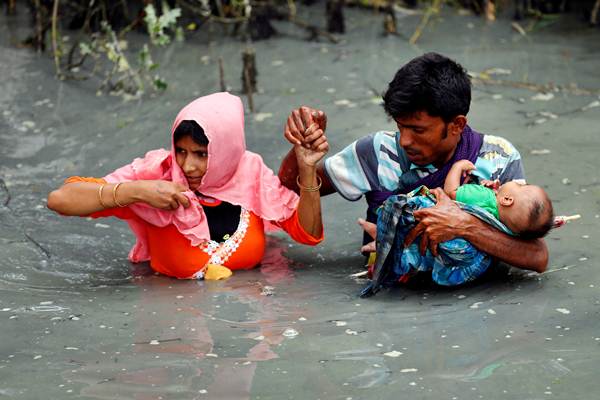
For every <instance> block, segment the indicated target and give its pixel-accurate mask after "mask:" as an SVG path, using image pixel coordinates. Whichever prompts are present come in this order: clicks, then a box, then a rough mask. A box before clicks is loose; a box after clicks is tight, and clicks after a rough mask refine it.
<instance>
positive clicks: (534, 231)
mask: <svg viewBox="0 0 600 400" xmlns="http://www.w3.org/2000/svg"><path fill="white" fill-rule="evenodd" d="M553 226H554V208H553V207H552V201H551V200H550V198H549V197H548V195H547V194H546V193H545V192H544V198H543V199H541V200H537V199H536V200H534V201H533V204H532V205H531V210H529V227H528V228H527V229H526V230H525V231H522V232H519V237H521V238H523V239H538V238H543V237H544V236H546V234H548V232H550V229H552V227H553Z"/></svg>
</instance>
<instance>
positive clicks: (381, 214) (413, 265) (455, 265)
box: [361, 186, 514, 297]
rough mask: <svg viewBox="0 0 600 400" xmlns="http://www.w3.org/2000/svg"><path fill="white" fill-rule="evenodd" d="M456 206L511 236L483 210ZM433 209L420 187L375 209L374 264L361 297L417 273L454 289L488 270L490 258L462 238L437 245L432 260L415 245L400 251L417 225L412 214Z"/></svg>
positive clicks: (427, 194)
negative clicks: (435, 253) (422, 209)
mask: <svg viewBox="0 0 600 400" xmlns="http://www.w3.org/2000/svg"><path fill="white" fill-rule="evenodd" d="M457 204H458V206H459V207H460V208H461V209H463V210H464V211H466V212H468V213H469V214H472V215H474V216H475V217H477V218H479V219H481V220H482V221H484V222H485V223H487V224H490V225H491V226H493V227H495V228H496V229H498V230H500V231H501V232H504V233H506V234H509V235H514V233H513V232H512V231H511V230H510V229H508V228H507V227H506V226H505V225H504V224H503V223H501V222H500V221H499V220H497V219H496V218H495V217H494V216H493V215H492V214H491V213H490V212H488V211H486V210H485V209H483V208H481V207H479V206H475V205H469V204H463V203H457ZM433 205H435V197H434V196H433V195H432V194H431V193H429V190H428V189H427V187H426V186H420V187H418V188H416V189H415V190H413V191H412V192H410V193H408V194H398V195H393V196H390V197H389V198H388V199H387V200H386V201H385V202H384V203H383V205H382V206H381V207H380V208H379V210H378V218H377V254H376V259H375V260H376V261H375V264H374V267H373V273H372V279H371V282H370V283H369V284H368V285H367V286H366V287H365V288H364V289H363V290H362V292H361V297H370V296H372V295H374V294H375V293H377V292H378V291H379V290H380V289H381V288H382V287H383V286H385V285H391V284H394V283H396V282H398V281H401V280H402V279H403V277H406V276H408V275H410V274H413V273H415V272H418V271H431V277H432V280H433V281H434V282H435V283H437V284H438V285H443V286H456V285H460V284H463V283H466V282H469V281H472V280H474V279H477V278H478V277H480V276H481V275H482V274H483V273H484V272H485V271H486V270H487V269H488V268H489V267H490V265H491V264H492V261H493V259H492V257H491V256H489V255H488V254H486V253H484V252H482V251H479V250H477V248H475V246H473V245H472V244H471V243H469V242H467V241H466V240H464V239H462V238H455V239H452V240H448V241H446V242H442V243H440V244H439V246H438V255H437V256H435V257H434V256H433V254H432V253H431V251H430V250H429V249H427V251H426V253H425V255H422V254H421V252H420V251H419V243H418V241H414V242H413V243H412V244H411V245H410V246H408V247H406V248H405V247H404V239H405V238H406V235H407V234H408V232H410V230H411V229H412V228H414V227H415V226H416V225H417V221H416V220H415V218H414V215H413V212H414V211H416V210H419V209H421V208H427V207H432V206H433Z"/></svg>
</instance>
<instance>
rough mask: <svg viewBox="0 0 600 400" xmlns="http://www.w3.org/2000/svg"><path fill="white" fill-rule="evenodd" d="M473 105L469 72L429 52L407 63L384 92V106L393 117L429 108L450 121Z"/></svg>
mask: <svg viewBox="0 0 600 400" xmlns="http://www.w3.org/2000/svg"><path fill="white" fill-rule="evenodd" d="M470 105H471V81H470V80H469V76H468V75H467V71H466V70H465V69H464V68H463V67H462V66H461V65H460V64H458V63H457V62H456V61H453V60H451V59H449V58H448V57H445V56H443V55H441V54H438V53H426V54H423V55H422V56H420V57H416V58H413V59H412V60H411V61H409V62H408V63H407V64H405V65H404V66H403V67H402V68H400V69H399V70H398V72H396V75H395V76H394V79H393V80H392V81H391V82H390V84H389V85H388V89H387V91H386V92H385V93H384V95H383V108H384V109H385V112H386V113H387V114H388V115H389V116H390V117H392V118H394V119H397V118H403V117H410V116H412V115H414V114H415V113H417V112H420V111H426V112H427V114H429V115H431V116H432V117H440V118H442V119H443V120H444V122H446V123H448V122H451V121H452V120H453V119H454V118H455V117H456V116H457V115H467V113H468V112H469V107H470Z"/></svg>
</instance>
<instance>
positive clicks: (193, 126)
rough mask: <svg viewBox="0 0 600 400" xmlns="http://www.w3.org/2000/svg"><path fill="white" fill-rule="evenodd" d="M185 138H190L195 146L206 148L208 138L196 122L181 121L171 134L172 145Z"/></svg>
mask: <svg viewBox="0 0 600 400" xmlns="http://www.w3.org/2000/svg"><path fill="white" fill-rule="evenodd" d="M185 136H190V137H191V138H192V140H193V141H194V142H196V144H199V145H201V146H208V138H207V137H206V135H205V134H204V129H202V127H201V126H200V125H198V123H197V122H196V121H192V120H184V121H181V122H180V123H179V125H177V128H175V132H174V133H173V143H177V142H178V141H179V139H181V138H183V137H185Z"/></svg>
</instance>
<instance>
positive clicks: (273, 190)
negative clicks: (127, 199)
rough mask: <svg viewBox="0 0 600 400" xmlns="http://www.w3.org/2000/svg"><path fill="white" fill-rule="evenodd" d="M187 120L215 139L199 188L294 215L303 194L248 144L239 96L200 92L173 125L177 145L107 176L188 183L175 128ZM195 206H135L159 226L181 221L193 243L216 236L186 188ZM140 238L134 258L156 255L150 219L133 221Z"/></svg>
mask: <svg viewBox="0 0 600 400" xmlns="http://www.w3.org/2000/svg"><path fill="white" fill-rule="evenodd" d="M184 120H192V121H196V122H197V123H198V125H200V126H201V127H202V129H204V133H205V134H206V137H207V138H208V140H209V143H208V166H207V170H206V174H205V175H204V177H203V178H202V183H201V184H200V186H199V187H198V189H197V190H198V191H199V192H200V193H202V194H203V195H205V196H209V197H213V198H216V199H219V200H222V201H226V202H228V203H232V204H235V205H239V206H242V207H243V208H245V209H247V210H249V211H252V212H253V213H255V214H256V215H258V216H259V217H261V218H262V219H264V220H267V221H284V220H286V219H288V218H290V217H291V216H292V215H293V214H294V211H295V210H296V207H297V205H298V195H297V194H296V193H294V192H293V191H291V190H289V189H287V188H285V187H283V186H282V185H281V182H280V181H279V178H277V177H276V176H275V174H274V173H273V171H271V169H269V168H268V167H267V166H266V165H265V164H264V162H263V160H262V158H261V157H260V156H259V155H258V154H255V153H252V152H250V151H247V150H246V142H245V139H244V109H243V105H242V101H241V100H240V98H239V97H237V96H233V95H231V94H229V93H215V94H211V95H209V96H204V97H200V98H198V99H196V100H194V101H193V102H191V103H190V104H188V105H187V106H185V107H184V108H183V109H182V110H181V111H180V112H179V114H178V115H177V117H176V118H175V122H174V123H173V127H172V128H171V151H167V150H164V149H159V150H152V151H149V152H148V153H146V156H145V157H144V158H136V159H135V160H134V161H133V162H132V163H131V164H128V165H125V166H124V167H121V168H119V169H117V170H116V171H114V172H112V173H110V174H108V175H107V176H105V177H104V179H106V181H107V182H109V183H115V182H126V181H134V180H152V179H160V180H167V181H172V182H179V183H181V184H183V185H185V186H187V180H186V178H185V175H184V174H183V171H182V170H181V168H180V167H179V165H177V162H176V161H175V160H176V158H175V146H174V143H173V133H174V132H175V129H176V128H177V126H179V123H180V122H181V121H184ZM183 194H184V195H185V196H187V197H188V199H190V207H188V208H187V209H184V208H183V207H179V208H177V209H176V210H174V211H166V210H160V209H157V208H153V207H151V206H149V205H147V204H144V203H137V204H132V205H130V206H129V208H130V209H131V210H132V211H133V212H134V213H135V214H136V215H137V216H138V217H139V218H140V219H142V220H143V221H145V222H147V223H150V224H152V225H156V226H161V227H162V226H167V225H169V224H173V225H175V227H176V228H177V230H178V231H179V232H181V234H183V235H184V236H185V237H186V238H188V239H189V240H190V242H191V244H192V246H197V245H199V244H200V243H202V242H204V241H206V240H208V239H210V232H209V229H208V223H207V221H206V216H205V214H204V211H203V209H202V206H201V205H200V203H199V201H198V199H197V197H196V195H195V194H194V193H193V192H191V191H187V192H184V193H183ZM127 222H128V223H129V225H130V227H131V230H132V231H133V232H134V234H135V236H136V238H137V242H136V244H135V245H134V246H133V248H132V249H131V251H130V252H129V259H130V260H131V261H133V262H139V261H146V260H149V259H150V252H149V249H148V240H147V238H146V229H145V226H144V225H145V224H144V223H142V222H140V221H136V220H128V221H127Z"/></svg>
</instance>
